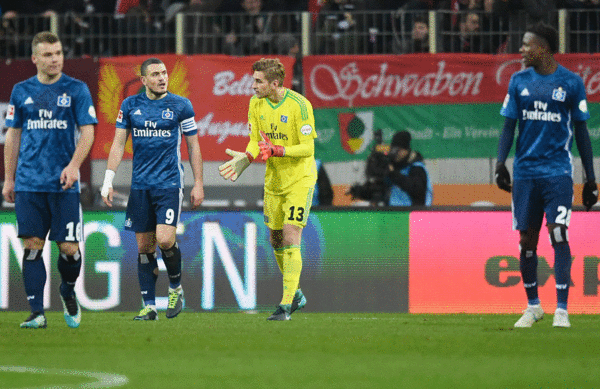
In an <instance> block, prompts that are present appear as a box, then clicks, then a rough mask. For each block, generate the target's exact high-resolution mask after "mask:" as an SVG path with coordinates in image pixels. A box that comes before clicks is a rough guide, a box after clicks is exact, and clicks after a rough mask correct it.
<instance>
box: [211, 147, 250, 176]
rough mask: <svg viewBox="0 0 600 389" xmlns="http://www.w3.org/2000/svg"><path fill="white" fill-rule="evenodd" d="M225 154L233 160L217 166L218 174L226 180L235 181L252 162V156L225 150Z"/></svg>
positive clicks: (246, 153)
mask: <svg viewBox="0 0 600 389" xmlns="http://www.w3.org/2000/svg"><path fill="white" fill-rule="evenodd" d="M225 152H226V153H227V154H228V155H230V156H232V157H233V158H232V159H231V160H229V161H228V162H225V163H224V164H222V165H221V166H219V174H220V175H221V176H222V177H223V178H224V179H226V180H228V179H231V181H235V180H237V179H238V177H239V176H240V175H241V174H242V173H243V172H244V170H246V168H247V167H248V166H250V164H251V163H252V161H253V160H254V157H252V154H250V153H248V152H245V153H242V152H241V151H234V150H230V149H227V150H225Z"/></svg>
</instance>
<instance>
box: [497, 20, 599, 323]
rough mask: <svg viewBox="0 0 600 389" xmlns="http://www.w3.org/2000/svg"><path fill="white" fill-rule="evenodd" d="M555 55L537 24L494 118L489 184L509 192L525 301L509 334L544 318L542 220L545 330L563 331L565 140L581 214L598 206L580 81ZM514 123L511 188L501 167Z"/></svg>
mask: <svg viewBox="0 0 600 389" xmlns="http://www.w3.org/2000/svg"><path fill="white" fill-rule="evenodd" d="M557 48H558V33H557V31H556V30H555V29H554V28H553V27H551V26H549V25H546V24H544V23H538V24H536V25H533V26H530V27H529V28H528V29H527V30H526V32H525V35H524V36H523V44H522V46H521V49H520V50H519V51H520V53H521V55H522V57H523V64H524V65H525V67H527V68H526V69H525V70H522V71H519V72H517V73H515V74H513V76H512V77H511V80H510V83H509V86H508V94H507V95H506V98H505V100H504V103H503V105H502V109H501V111H500V114H501V115H502V116H505V118H506V119H505V122H504V129H503V130H502V134H501V136H500V142H499V146H498V162H497V165H496V183H497V185H498V187H499V188H500V189H502V190H505V191H507V192H511V190H512V211H513V228H514V229H515V230H518V231H519V233H520V242H519V243H520V245H519V246H520V269H521V276H522V278H523V286H524V287H525V292H526V294H527V300H528V305H527V308H526V309H525V311H524V312H523V316H522V317H521V318H520V319H519V320H518V321H517V322H516V323H515V327H531V326H532V324H533V323H535V322H536V321H538V320H540V319H542V318H543V316H544V311H543V309H542V307H541V305H540V299H539V297H538V284H537V265H538V258H537V253H536V250H537V244H538V239H539V234H540V230H541V227H542V221H543V217H544V213H545V214H546V222H547V227H548V232H549V234H550V242H551V243H552V247H553V249H554V273H555V280H556V297H557V305H556V306H557V307H556V311H555V313H554V320H553V326H554V327H570V326H571V324H570V321H569V314H568V313H567V300H568V295H569V284H570V281H571V250H570V247H569V235H568V233H567V228H568V227H569V221H570V219H571V208H572V201H573V178H572V175H573V166H572V155H571V146H572V143H573V135H575V142H576V144H577V149H578V150H579V154H580V156H581V161H582V164H583V169H584V171H585V176H586V182H585V184H584V188H583V205H584V206H585V207H586V209H587V210H589V209H590V208H591V207H592V206H593V205H594V204H595V203H596V202H597V201H598V188H597V185H596V182H595V180H596V178H595V175H594V167H593V156H592V146H591V142H590V137H589V133H588V130H587V126H586V120H587V119H589V118H590V114H589V113H588V109H587V102H586V94H585V88H584V85H583V81H582V79H581V77H579V76H578V75H576V74H575V73H573V72H571V71H569V70H567V69H566V68H564V67H563V66H562V65H560V64H558V63H557V62H556V60H555V59H554V53H556V51H557ZM517 121H518V122H519V134H518V136H517V146H516V152H515V160H514V166H513V174H514V182H513V184H512V186H511V180H510V174H509V172H508V169H507V168H506V166H505V161H506V158H507V156H508V153H509V151H510V148H511V147H512V143H513V139H514V134H515V127H516V124H517Z"/></svg>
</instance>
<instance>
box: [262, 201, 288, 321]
mask: <svg viewBox="0 0 600 389" xmlns="http://www.w3.org/2000/svg"><path fill="white" fill-rule="evenodd" d="M284 201H285V197H284V196H276V195H272V194H269V193H265V196H264V207H263V212H264V217H265V224H266V225H267V227H268V228H269V231H270V235H269V238H270V241H271V246H272V247H273V252H274V254H275V260H276V261H277V266H278V267H279V270H280V271H281V274H284V269H285V267H284V248H283V219H284V217H285V213H284V212H283V202H284ZM290 313H291V307H290V308H289V309H287V310H284V309H283V308H282V307H281V306H279V305H278V306H277V308H276V309H275V312H274V313H273V314H272V315H271V316H269V317H268V318H267V320H289V319H290Z"/></svg>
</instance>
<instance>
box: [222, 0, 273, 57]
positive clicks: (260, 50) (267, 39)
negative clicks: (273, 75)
mask: <svg viewBox="0 0 600 389" xmlns="http://www.w3.org/2000/svg"><path fill="white" fill-rule="evenodd" d="M240 5H241V7H242V9H243V14H242V15H232V16H231V19H230V20H229V23H228V24H229V26H228V29H227V33H226V35H225V43H224V48H225V52H226V54H230V55H240V56H241V55H252V54H267V53H269V52H270V51H271V48H272V44H273V31H272V20H273V14H272V13H269V12H265V10H264V9H263V0H240Z"/></svg>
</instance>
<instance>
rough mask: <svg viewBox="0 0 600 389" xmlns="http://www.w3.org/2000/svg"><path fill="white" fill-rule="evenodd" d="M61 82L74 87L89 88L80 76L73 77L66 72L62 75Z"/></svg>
mask: <svg viewBox="0 0 600 389" xmlns="http://www.w3.org/2000/svg"><path fill="white" fill-rule="evenodd" d="M60 82H61V83H62V84H64V85H69V87H72V88H74V89H81V88H85V89H87V88H88V86H87V84H86V83H85V82H83V81H81V80H80V79H78V78H75V77H71V76H69V75H67V74H64V73H63V74H62V76H61V78H60Z"/></svg>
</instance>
